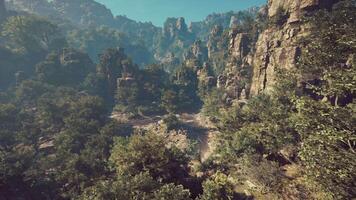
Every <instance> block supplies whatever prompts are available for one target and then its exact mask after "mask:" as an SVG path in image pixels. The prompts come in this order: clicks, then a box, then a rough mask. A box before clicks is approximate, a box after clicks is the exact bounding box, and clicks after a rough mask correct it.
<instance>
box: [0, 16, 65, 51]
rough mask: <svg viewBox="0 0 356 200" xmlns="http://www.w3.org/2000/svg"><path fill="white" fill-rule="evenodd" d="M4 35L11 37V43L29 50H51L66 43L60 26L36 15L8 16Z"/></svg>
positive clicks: (4, 26) (13, 45)
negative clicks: (59, 28)
mask: <svg viewBox="0 0 356 200" xmlns="http://www.w3.org/2000/svg"><path fill="white" fill-rule="evenodd" d="M2 35H3V36H4V37H6V38H8V39H9V45H11V46H12V47H15V48H19V49H20V50H21V49H23V50H25V51H27V52H39V51H45V52H49V51H51V50H56V49H60V48H62V47H63V46H64V45H65V40H64V39H63V37H62V36H61V35H60V31H59V30H58V27H57V26H56V25H54V24H53V23H51V22H49V21H48V20H46V19H44V18H40V17H36V16H14V17H10V18H8V20H7V21H6V22H5V23H4V25H3V31H2ZM39 53H40V52H39Z"/></svg>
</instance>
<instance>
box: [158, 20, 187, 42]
mask: <svg viewBox="0 0 356 200" xmlns="http://www.w3.org/2000/svg"><path fill="white" fill-rule="evenodd" d="M187 32H188V27H187V24H186V23H185V20H184V18H183V17H179V18H168V19H167V20H166V22H165V23H164V27H163V35H164V36H165V37H166V38H175V37H177V36H179V35H184V34H187Z"/></svg>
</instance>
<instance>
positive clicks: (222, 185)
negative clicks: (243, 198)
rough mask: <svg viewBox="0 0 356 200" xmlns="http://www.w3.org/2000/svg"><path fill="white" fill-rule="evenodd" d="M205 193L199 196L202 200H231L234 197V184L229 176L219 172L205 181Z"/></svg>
mask: <svg viewBox="0 0 356 200" xmlns="http://www.w3.org/2000/svg"><path fill="white" fill-rule="evenodd" d="M203 189H204V193H203V194H202V195H201V196H200V197H199V199H201V200H210V199H216V200H229V199H233V197H234V188H233V185H232V184H231V183H230V182H229V179H228V176H227V175H225V174H223V173H221V172H217V173H215V174H214V175H212V176H211V178H210V179H208V180H206V181H205V182H204V183H203Z"/></svg>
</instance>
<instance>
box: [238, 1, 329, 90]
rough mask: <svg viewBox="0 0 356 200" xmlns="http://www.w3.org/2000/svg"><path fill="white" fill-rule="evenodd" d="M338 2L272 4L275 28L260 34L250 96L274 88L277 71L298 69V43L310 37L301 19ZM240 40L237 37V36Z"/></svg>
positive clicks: (269, 13) (270, 14) (271, 14)
mask: <svg viewBox="0 0 356 200" xmlns="http://www.w3.org/2000/svg"><path fill="white" fill-rule="evenodd" d="M335 2H336V1H335V0H269V1H268V17H269V21H270V22H274V24H272V25H269V27H268V28H267V29H266V30H265V31H264V32H263V33H262V34H260V36H259V38H258V41H257V42H256V45H255V49H256V51H255V52H254V54H253V59H252V63H251V65H252V67H253V77H252V82H251V84H252V85H251V89H250V94H251V95H256V94H259V93H260V92H262V91H268V90H271V89H272V88H273V85H274V84H275V78H276V76H275V71H276V69H277V68H286V69H290V68H294V67H296V64H297V63H296V62H297V58H298V56H299V54H300V51H301V48H302V47H301V46H300V43H299V40H300V39H301V37H303V36H305V35H307V34H308V25H307V24H304V23H302V21H301V20H302V17H303V16H306V15H309V14H311V13H312V12H314V11H317V10H319V9H322V8H330V7H331V6H332V5H333V4H334V3H335ZM236 37H238V36H236Z"/></svg>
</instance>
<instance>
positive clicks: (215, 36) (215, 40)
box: [207, 25, 224, 58]
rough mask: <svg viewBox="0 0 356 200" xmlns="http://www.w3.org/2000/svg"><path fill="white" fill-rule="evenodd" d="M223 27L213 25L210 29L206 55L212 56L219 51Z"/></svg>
mask: <svg viewBox="0 0 356 200" xmlns="http://www.w3.org/2000/svg"><path fill="white" fill-rule="evenodd" d="M223 32H224V29H223V27H222V26H219V25H215V26H214V28H213V29H212V30H211V31H210V35H209V39H208V42H207V47H208V57H209V58H212V57H213V55H214V54H215V53H216V52H219V51H221V48H222V45H221V38H222V35H223Z"/></svg>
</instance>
